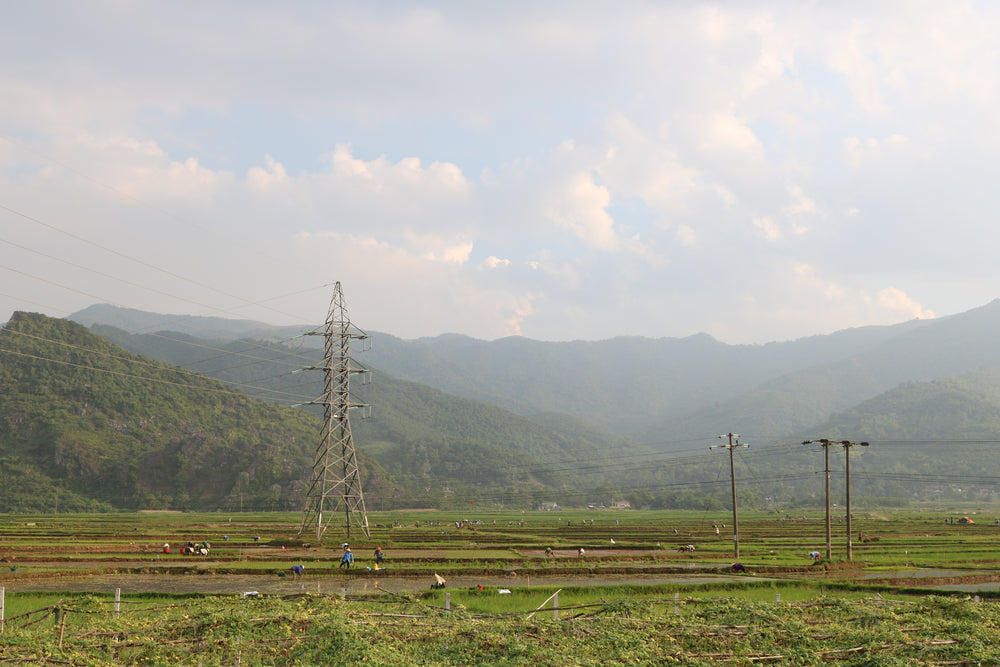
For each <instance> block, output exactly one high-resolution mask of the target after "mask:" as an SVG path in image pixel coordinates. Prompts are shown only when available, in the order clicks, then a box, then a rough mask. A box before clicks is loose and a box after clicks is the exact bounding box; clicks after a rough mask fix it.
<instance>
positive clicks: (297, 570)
mask: <svg viewBox="0 0 1000 667" xmlns="http://www.w3.org/2000/svg"><path fill="white" fill-rule="evenodd" d="M289 569H291V571H292V574H294V575H295V576H296V577H301V576H302V573H303V572H304V571H305V569H306V566H305V565H293V566H292V567H291V568H289Z"/></svg>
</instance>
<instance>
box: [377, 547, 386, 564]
mask: <svg viewBox="0 0 1000 667" xmlns="http://www.w3.org/2000/svg"><path fill="white" fill-rule="evenodd" d="M384 562H385V554H383V553H382V547H375V564H376V565H378V564H379V563H384Z"/></svg>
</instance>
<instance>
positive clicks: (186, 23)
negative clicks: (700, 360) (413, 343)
mask: <svg viewBox="0 0 1000 667" xmlns="http://www.w3.org/2000/svg"><path fill="white" fill-rule="evenodd" d="M0 22H2V24H3V25H4V30H3V33H4V38H3V39H2V40H0V321H5V320H6V319H7V318H8V317H9V316H10V314H11V313H13V312H14V311H19V310H21V311H31V312H41V313H45V314H48V315H51V316H54V317H65V316H67V315H69V314H71V313H73V312H76V311H78V310H81V309H83V308H86V307H87V306H90V305H92V304H95V303H110V304H114V305H117V306H121V307H125V308H136V309H140V310H145V311H152V312H157V313H171V314H193V315H211V316H221V317H230V318H237V319H252V320H258V321H262V322H267V323H271V324H280V325H289V324H302V325H317V324H320V323H322V322H323V321H324V319H325V318H326V315H327V311H328V308H329V305H330V299H331V297H332V294H333V286H334V284H335V283H336V282H340V283H341V286H342V290H343V295H344V299H345V303H346V305H347V309H348V312H349V315H350V318H351V321H352V323H353V324H354V325H356V326H357V327H359V328H361V329H364V330H367V331H376V332H384V333H389V334H392V335H395V336H399V337H402V338H408V339H411V338H418V337H423V336H436V335H439V334H442V333H460V334H466V335H469V336H473V337H475V338H481V339H486V340H494V339H497V338H502V337H506V336H512V335H520V336H526V337H528V338H532V339H536V340H549V341H568V340H603V339H607V338H612V337H615V336H646V337H653V338H662V337H684V336H689V335H693V334H697V333H708V334H710V335H712V336H714V337H715V338H717V339H719V340H721V341H723V342H726V343H730V344H763V343H767V342H771V341H786V340H794V339H798V338H801V337H804V336H811V335H818V334H827V333H831V332H834V331H838V330H842V329H847V328H851V327H859V326H868V325H888V324H894V323H899V322H905V321H909V320H912V319H915V318H933V317H943V316H947V315H951V314H955V313H960V312H964V311H967V310H969V309H972V308H975V307H978V306H981V305H984V304H986V303H988V302H990V301H992V300H993V299H994V298H996V297H997V296H998V295H1000V265H998V262H997V261H996V259H995V249H996V248H998V247H1000V225H998V224H995V219H996V217H997V213H998V209H1000V200H998V194H997V191H998V190H997V187H996V184H997V183H998V182H1000V178H998V173H997V172H998V167H997V161H998V160H997V157H996V156H997V155H1000V131H998V128H997V126H998V123H1000V86H998V83H1000V53H998V49H1000V40H997V39H996V35H997V34H1000V5H997V4H995V3H987V2H963V1H962V0H955V1H950V2H946V3H945V2H940V1H937V0H935V1H931V2H921V1H919V0H914V1H907V2H895V1H892V0H886V1H883V2H878V3H862V2H853V1H845V2H836V3H823V2H801V1H789V2H755V1H753V0H747V1H746V2H716V3H709V2H694V1H692V2H669V1H665V2H633V1H629V0H623V1H620V2H617V1H616V2H587V1H571V2H557V1H554V2H518V1H513V2H505V3H476V2H457V1H456V2H420V1H414V2H393V1H386V2H341V1H336V0H333V1H329V2H326V1H324V2H319V1H317V2H288V3H270V2H256V1H240V2H236V1H228V2H227V1H225V0H220V1H218V2H210V3H204V2H187V1H184V0H179V1H177V2H170V3H153V2H136V1H132V0H92V1H90V2H87V3H77V2H69V1H65V2H59V1H52V2H35V3H18V2H8V3H3V5H2V6H0Z"/></svg>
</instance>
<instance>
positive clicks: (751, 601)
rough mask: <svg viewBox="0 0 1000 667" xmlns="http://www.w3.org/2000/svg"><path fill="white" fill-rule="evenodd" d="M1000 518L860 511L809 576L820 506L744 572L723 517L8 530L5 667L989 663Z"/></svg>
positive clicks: (820, 532)
mask: <svg viewBox="0 0 1000 667" xmlns="http://www.w3.org/2000/svg"><path fill="white" fill-rule="evenodd" d="M973 512H975V514H973ZM996 514H1000V508H991V507H985V508H983V507H980V508H976V509H968V508H960V507H954V508H952V507H934V508H931V507H924V508H917V509H908V510H899V511H895V512H891V513H887V512H878V513H875V512H856V513H855V515H854V519H853V522H852V528H853V531H852V532H853V535H852V548H853V559H852V560H851V561H848V560H847V558H846V535H845V524H844V523H842V522H835V523H834V524H833V527H832V558H831V559H829V560H828V559H826V558H825V557H821V558H820V559H819V560H815V561H814V560H812V559H810V558H809V557H808V555H807V554H808V553H809V552H812V551H819V552H821V554H824V555H825V546H826V545H825V522H824V517H823V514H822V511H820V512H818V513H815V512H814V513H807V514H797V515H794V516H789V515H786V514H776V513H773V512H772V513H752V512H747V513H746V515H745V516H744V515H742V514H741V516H740V524H739V536H740V540H739V546H740V559H739V564H740V565H741V566H742V567H740V568H734V567H733V565H734V563H735V562H736V561H735V559H734V557H733V546H734V545H733V540H732V528H731V525H730V523H729V519H731V514H730V515H729V516H725V515H724V514H718V515H710V514H707V513H699V512H642V511H617V512H609V511H603V512H601V511H555V512H524V513H522V512H516V513H515V512H499V511H497V512H489V511H481V510H479V511H475V512H472V511H470V512H467V513H463V514H458V513H449V512H436V511H426V512H385V513H369V522H370V524H371V525H372V531H371V532H372V537H371V539H370V540H369V539H366V538H364V537H363V536H359V535H357V534H356V533H357V531H354V532H355V534H353V535H352V536H351V537H350V538H347V537H346V535H345V534H344V532H343V529H342V528H334V527H331V528H330V530H329V531H328V533H327V535H326V536H325V539H324V540H323V542H322V543H316V541H315V540H314V539H313V540H310V539H308V538H305V539H303V540H299V539H297V538H296V534H297V532H298V521H299V519H300V516H299V515H293V514H232V515H229V514H188V513H138V514H115V515H37V516H22V515H5V516H2V517H0V587H3V589H4V595H5V598H4V610H3V616H4V618H5V621H4V629H3V633H4V634H3V641H2V642H0V663H3V664H46V663H49V664H74V665H90V664H110V663H112V662H113V663H117V664H164V663H167V662H176V663H180V664H205V665H212V664H220V665H222V664H238V663H239V662H240V661H241V660H243V661H246V664H348V663H353V662H358V661H365V662H368V663H371V664H395V665H408V664H414V665H416V664H442V665H443V664H455V665H458V664H477V663H482V662H488V661H489V662H496V663H497V664H580V665H586V664H644V663H645V664H651V663H664V662H671V661H677V662H680V663H683V664H719V663H727V664H758V663H761V662H764V663H767V662H772V663H774V664H803V665H809V664H830V663H831V662H834V663H838V664H901V665H902V664H994V663H996V662H997V661H1000V648H993V647H1000V630H998V628H1000V606H998V604H997V602H998V601H1000V549H998V548H997V547H998V539H1000V526H997V525H996V523H995V521H996V519H995V515H996ZM964 516H970V517H971V518H972V519H973V520H974V523H972V524H960V523H957V522H955V521H956V520H957V519H959V518H961V517H964ZM591 521H593V523H591ZM713 524H714V526H717V527H719V535H718V536H717V535H716V534H715V528H714V527H713ZM335 531H337V532H335ZM313 537H314V536H313ZM348 539H349V542H350V545H351V548H352V551H353V552H354V553H355V554H356V561H355V564H354V567H353V568H352V569H350V570H347V569H342V568H340V567H338V561H339V559H340V555H341V554H342V549H341V547H340V545H341V543H342V542H344V541H348ZM189 541H192V542H196V543H200V542H202V541H206V542H209V543H211V548H210V550H209V553H208V555H205V556H200V555H195V556H190V555H182V554H179V553H177V551H178V550H179V548H180V547H181V546H183V545H186V544H187V543H188V542H189ZM167 543H169V544H170V545H171V550H170V551H171V553H169V554H167V553H163V545H164V544H167ZM377 545H378V546H381V547H382V548H383V550H384V551H385V554H386V559H387V562H386V563H385V564H384V567H383V568H380V569H379V570H377V571H376V570H374V568H373V566H374V558H373V556H372V552H373V551H374V548H375V546H377ZM687 545H693V546H694V547H695V548H694V551H686V550H682V548H684V547H686V546H687ZM581 548H582V549H583V550H584V554H583V555H582V556H581V555H580V554H579V549H581ZM293 565H301V566H303V567H304V570H303V574H302V575H301V576H299V575H297V574H295V573H293V572H292V571H291V567H292V566H293ZM435 574H437V575H439V576H442V577H444V578H445V579H446V581H447V584H446V586H445V587H444V588H442V589H437V590H432V589H431V587H430V584H431V583H432V582H433V581H434V575H435ZM116 590H117V591H119V593H120V599H119V602H118V605H117V607H118V609H117V611H115V606H116V605H115V600H114V595H115V591H116ZM321 656H325V657H321Z"/></svg>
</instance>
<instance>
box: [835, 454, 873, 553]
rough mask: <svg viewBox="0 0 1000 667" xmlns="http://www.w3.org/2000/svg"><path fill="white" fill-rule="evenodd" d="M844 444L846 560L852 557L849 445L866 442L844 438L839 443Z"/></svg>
mask: <svg viewBox="0 0 1000 667" xmlns="http://www.w3.org/2000/svg"><path fill="white" fill-rule="evenodd" d="M840 444H841V445H843V446H844V454H845V458H846V470H847V492H846V495H847V498H846V500H847V560H853V559H854V549H853V547H852V546H851V447H856V446H858V445H861V446H862V447H867V446H868V443H867V442H848V441H847V440H844V441H843V442H841V443H840Z"/></svg>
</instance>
